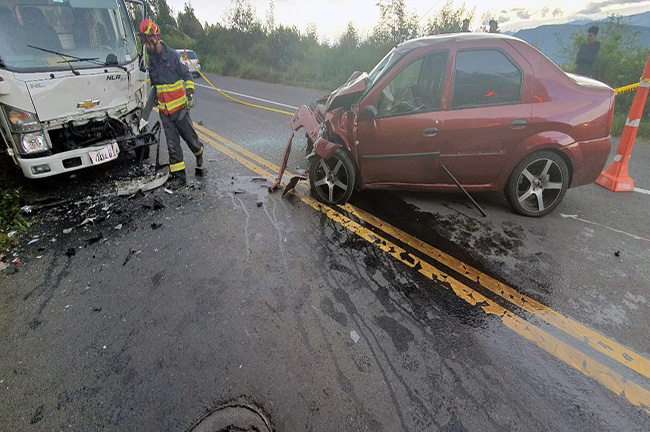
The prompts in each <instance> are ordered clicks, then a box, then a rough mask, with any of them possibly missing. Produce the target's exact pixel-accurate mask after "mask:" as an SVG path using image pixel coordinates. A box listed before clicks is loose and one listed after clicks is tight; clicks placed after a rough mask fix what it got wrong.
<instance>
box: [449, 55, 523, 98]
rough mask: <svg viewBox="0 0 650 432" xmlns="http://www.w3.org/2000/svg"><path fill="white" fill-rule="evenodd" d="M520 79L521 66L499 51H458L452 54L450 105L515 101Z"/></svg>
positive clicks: (519, 90) (518, 92)
mask: <svg viewBox="0 0 650 432" xmlns="http://www.w3.org/2000/svg"><path fill="white" fill-rule="evenodd" d="M522 83H523V74H522V72H521V70H520V69H519V68H518V67H517V66H516V65H515V64H514V63H513V62H512V61H511V60H510V59H509V58H508V57H507V56H506V55H505V54H504V53H503V52H501V51H499V50H471V51H461V52H459V53H458V54H457V55H456V70H455V74H454V93H453V98H452V102H451V109H462V108H475V107H481V106H492V105H512V104H518V103H519V102H520V101H521V87H522Z"/></svg>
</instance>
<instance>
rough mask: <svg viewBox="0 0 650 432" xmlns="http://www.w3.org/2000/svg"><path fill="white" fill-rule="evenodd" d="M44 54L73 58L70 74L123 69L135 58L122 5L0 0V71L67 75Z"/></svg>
mask: <svg viewBox="0 0 650 432" xmlns="http://www.w3.org/2000/svg"><path fill="white" fill-rule="evenodd" d="M30 45H31V46H33V47H38V48H41V49H36V48H31V47H30ZM44 50H47V51H54V52H57V53H62V54H66V55H70V56H73V57H75V58H77V60H76V61H75V63H74V68H75V69H87V68H93V67H97V64H98V63H100V64H101V63H107V64H109V65H115V64H118V65H124V64H127V63H131V62H132V61H133V60H135V59H136V58H137V55H138V54H137V46H136V43H135V38H134V34H133V27H132V26H131V21H130V19H129V15H128V13H127V9H126V7H125V5H124V2H123V1H122V0H46V1H42V0H41V1H36V0H10V1H7V0H0V59H1V60H2V61H1V62H0V67H4V68H5V69H9V70H12V71H16V72H44V71H48V72H49V71H57V70H70V64H69V63H66V62H65V61H64V58H63V57H62V56H61V55H57V54H54V53H51V52H46V51H44ZM65 59H66V60H68V61H69V60H70V58H65ZM84 59H86V60H84ZM80 60H81V61H80ZM91 60H92V61H91Z"/></svg>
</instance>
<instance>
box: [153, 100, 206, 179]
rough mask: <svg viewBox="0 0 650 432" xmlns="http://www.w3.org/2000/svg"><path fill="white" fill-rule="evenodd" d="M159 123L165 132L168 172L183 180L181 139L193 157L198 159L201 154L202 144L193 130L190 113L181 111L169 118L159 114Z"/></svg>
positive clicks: (183, 165)
mask: <svg viewBox="0 0 650 432" xmlns="http://www.w3.org/2000/svg"><path fill="white" fill-rule="evenodd" d="M160 121H161V123H162V127H163V129H164V130H165V139H166V140H167V150H168V151H169V171H170V173H171V174H172V175H174V176H177V177H181V178H183V179H185V162H184V160H183V149H182V148H181V138H183V141H185V142H186V143H187V146H188V147H189V148H190V150H191V151H192V153H194V156H196V157H197V158H198V157H199V156H201V155H202V154H203V144H201V141H199V136H198V135H197V134H196V131H195V130H194V126H193V125H192V119H191V118H190V112H189V111H188V110H187V109H182V110H180V111H179V112H176V113H174V114H172V115H170V116H166V115H164V114H161V115H160Z"/></svg>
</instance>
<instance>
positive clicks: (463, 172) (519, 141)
mask: <svg viewBox="0 0 650 432" xmlns="http://www.w3.org/2000/svg"><path fill="white" fill-rule="evenodd" d="M531 77H532V69H531V68H530V65H529V64H528V63H527V62H526V61H525V59H523V57H521V56H520V55H519V54H518V53H517V52H516V51H515V50H514V49H512V48H511V47H509V46H508V45H505V44H504V45H503V46H499V47H494V46H493V47H485V48H474V49H462V50H459V51H457V52H456V54H455V63H454V65H453V87H452V96H451V101H450V106H449V109H448V110H445V111H444V112H443V113H440V120H441V121H443V122H444V130H442V129H441V130H440V132H439V134H438V138H439V146H440V147H439V149H440V152H441V155H440V161H441V162H442V163H444V164H445V166H446V167H447V168H448V169H449V171H450V172H451V173H452V174H453V175H454V176H455V177H456V178H457V179H458V180H459V181H460V183H462V184H463V185H466V186H476V187H478V188H480V187H481V186H485V187H489V185H490V184H492V183H494V182H495V181H496V179H497V177H498V176H499V173H500V172H501V170H502V169H504V164H505V163H506V161H507V158H508V156H509V155H510V154H512V153H513V152H515V150H516V147H517V146H521V145H523V142H524V140H525V139H526V138H527V137H528V135H529V129H530V128H529V127H527V126H529V125H530V123H531V121H532V104H531V99H532V79H531ZM437 174H438V178H437V179H435V181H436V183H438V184H449V185H452V184H453V182H452V180H451V179H450V178H449V176H448V175H446V174H445V173H444V172H438V173H437Z"/></svg>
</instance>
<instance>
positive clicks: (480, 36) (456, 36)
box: [395, 33, 526, 53]
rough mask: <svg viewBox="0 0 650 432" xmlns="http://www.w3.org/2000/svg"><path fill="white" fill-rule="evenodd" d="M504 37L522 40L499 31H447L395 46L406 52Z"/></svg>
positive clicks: (511, 39)
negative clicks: (446, 44)
mask: <svg viewBox="0 0 650 432" xmlns="http://www.w3.org/2000/svg"><path fill="white" fill-rule="evenodd" d="M494 39H505V40H510V41H517V42H523V43H526V42H524V41H523V40H521V39H519V38H516V37H514V36H508V35H504V34H501V33H449V34H442V35H435V36H424V37H420V38H417V39H411V40H408V41H406V42H402V43H401V44H399V45H397V47H396V48H395V51H396V52H400V53H401V52H408V51H411V50H414V49H416V48H421V47H427V46H434V45H438V44H443V43H448V42H461V41H482V40H494Z"/></svg>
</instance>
